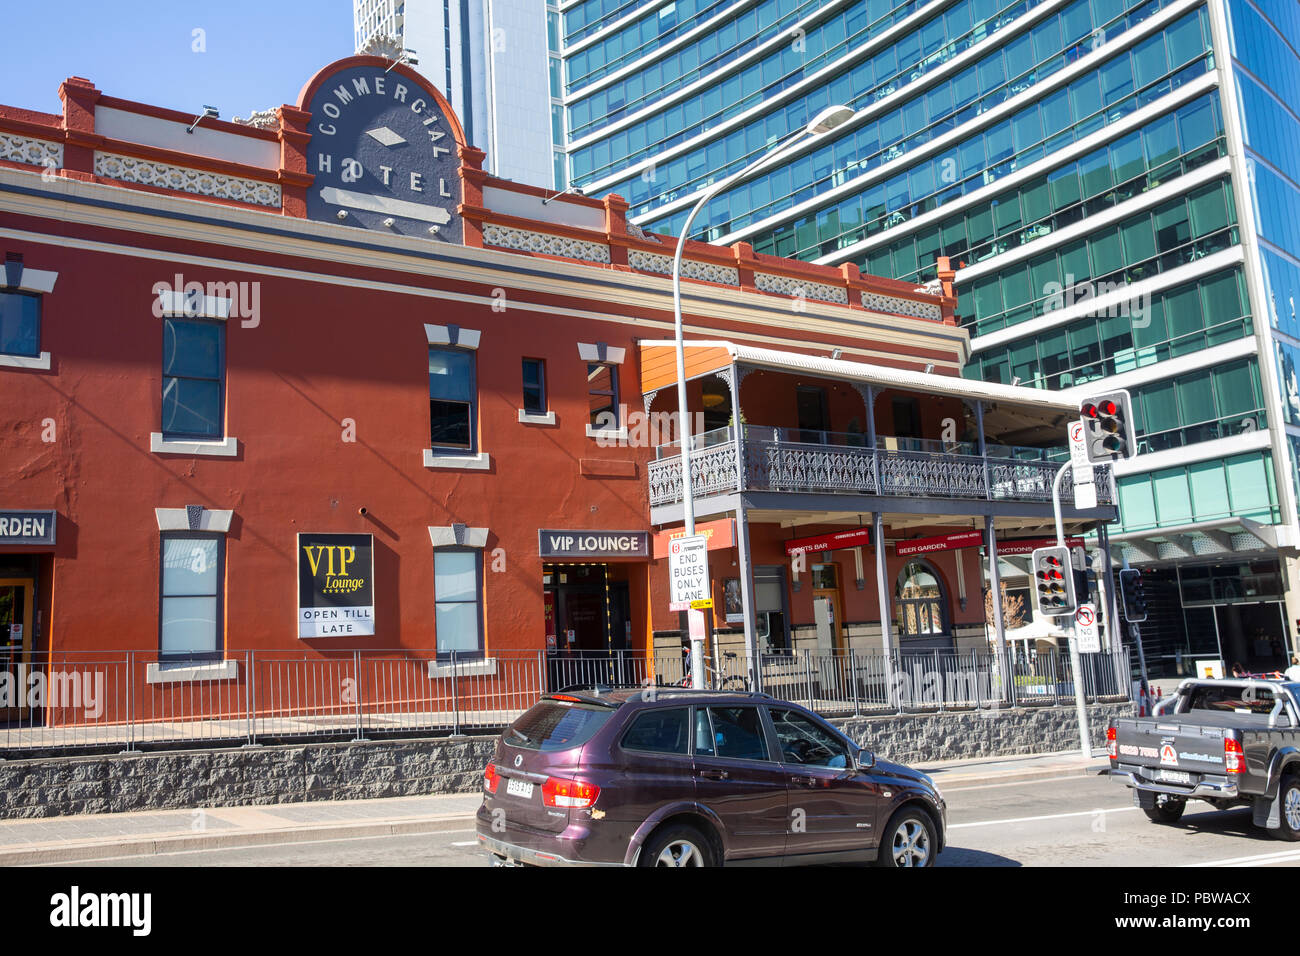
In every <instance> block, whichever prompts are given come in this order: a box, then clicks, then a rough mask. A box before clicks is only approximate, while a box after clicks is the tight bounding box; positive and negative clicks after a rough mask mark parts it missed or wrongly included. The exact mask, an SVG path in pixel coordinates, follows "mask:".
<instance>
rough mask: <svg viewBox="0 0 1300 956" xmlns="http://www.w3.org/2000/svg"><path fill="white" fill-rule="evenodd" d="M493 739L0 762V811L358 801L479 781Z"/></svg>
mask: <svg viewBox="0 0 1300 956" xmlns="http://www.w3.org/2000/svg"><path fill="white" fill-rule="evenodd" d="M495 746H496V738H495V737H466V738H458V739H455V740H449V739H435V740H398V741H366V742H360V743H333V744H330V743H322V744H305V745H299V746H272V747H241V748H237V749H229V750H201V751H195V750H187V751H167V752H162V753H140V754H110V755H102V756H92V757H44V758H41V759H36V760H6V761H0V818H14V817H53V816H65V815H69V814H76V813H121V812H126V811H130V810H163V809H179V808H187V807H232V806H247V805H252V804H267V803H298V802H302V801H307V800H362V799H369V798H372V797H404V796H416V795H420V794H429V793H466V792H472V791H474V790H476V789H478V787H479V785H480V784H479V781H480V780H481V775H482V773H483V767H484V765H486V764H487V762H488V760H489V759H490V758H491V756H492V753H493V750H494V748H495Z"/></svg>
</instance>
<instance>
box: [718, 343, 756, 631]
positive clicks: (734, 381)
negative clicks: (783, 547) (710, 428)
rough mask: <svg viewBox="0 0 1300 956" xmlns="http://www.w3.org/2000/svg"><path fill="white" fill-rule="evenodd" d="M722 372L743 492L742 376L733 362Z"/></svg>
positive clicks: (719, 375) (739, 484) (738, 517)
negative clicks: (729, 401) (729, 402)
mask: <svg viewBox="0 0 1300 956" xmlns="http://www.w3.org/2000/svg"><path fill="white" fill-rule="evenodd" d="M723 371H725V372H726V374H723V372H719V373H718V377H719V378H721V379H722V380H723V381H724V382H726V383H727V388H728V389H729V390H730V391H731V425H732V428H733V429H734V431H733V440H734V441H735V445H736V490H737V491H744V490H745V442H744V437H743V436H744V431H745V426H744V425H743V424H741V421H740V380H741V378H743V376H742V375H741V372H740V366H738V365H737V364H736V363H735V362H732V363H731V368H729V369H724V370H723ZM736 518H737V521H739V520H740V515H739V514H737V516H736ZM737 530H739V529H737ZM742 573H743V571H742ZM745 627H746V629H748V627H749V625H748V624H746V625H745Z"/></svg>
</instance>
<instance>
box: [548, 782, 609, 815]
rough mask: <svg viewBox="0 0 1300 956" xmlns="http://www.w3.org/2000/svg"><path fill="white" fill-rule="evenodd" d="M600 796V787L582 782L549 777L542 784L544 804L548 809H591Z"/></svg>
mask: <svg viewBox="0 0 1300 956" xmlns="http://www.w3.org/2000/svg"><path fill="white" fill-rule="evenodd" d="M599 796H600V787H598V786H596V785H595V784H594V783H586V782H585V781H582V780H561V779H560V778H559V777H547V778H546V782H545V783H544V784H542V803H543V804H545V805H546V806H548V807H577V808H579V809H581V808H584V807H589V806H591V805H592V804H594V803H595V802H596V798H597V797H599Z"/></svg>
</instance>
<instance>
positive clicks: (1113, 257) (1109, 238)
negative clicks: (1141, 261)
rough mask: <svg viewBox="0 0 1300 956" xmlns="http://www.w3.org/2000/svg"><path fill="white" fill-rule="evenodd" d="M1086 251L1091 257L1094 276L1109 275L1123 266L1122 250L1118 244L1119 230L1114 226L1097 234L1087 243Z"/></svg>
mask: <svg viewBox="0 0 1300 956" xmlns="http://www.w3.org/2000/svg"><path fill="white" fill-rule="evenodd" d="M1088 251H1089V253H1090V254H1091V256H1092V274H1093V275H1094V276H1097V277H1101V276H1106V275H1109V274H1110V273H1112V272H1115V271H1116V270H1118V269H1120V268H1122V267H1123V265H1124V249H1123V247H1122V246H1121V244H1120V238H1119V228H1118V227H1116V226H1111V227H1110V228H1109V229H1104V230H1102V231H1100V232H1098V233H1097V234H1096V235H1095V236H1094V237H1093V238H1092V239H1091V240H1090V241H1089V242H1088Z"/></svg>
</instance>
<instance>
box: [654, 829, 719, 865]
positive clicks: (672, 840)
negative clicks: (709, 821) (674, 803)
mask: <svg viewBox="0 0 1300 956" xmlns="http://www.w3.org/2000/svg"><path fill="white" fill-rule="evenodd" d="M637 865H638V866H713V865H714V860H713V848H712V847H711V846H709V841H708V840H707V839H705V837H704V834H702V833H701V832H700V831H699V830H697V829H695V827H692V826H687V825H686V824H684V823H678V824H674V825H673V826H669V827H664V828H663V829H662V830H659V831H657V832H656V833H655V834H654V835H652V836H651V837H650V839H649V840H647V841H646V843H645V846H644V847H642V849H641V855H640V856H639V857H638V858H637Z"/></svg>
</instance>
